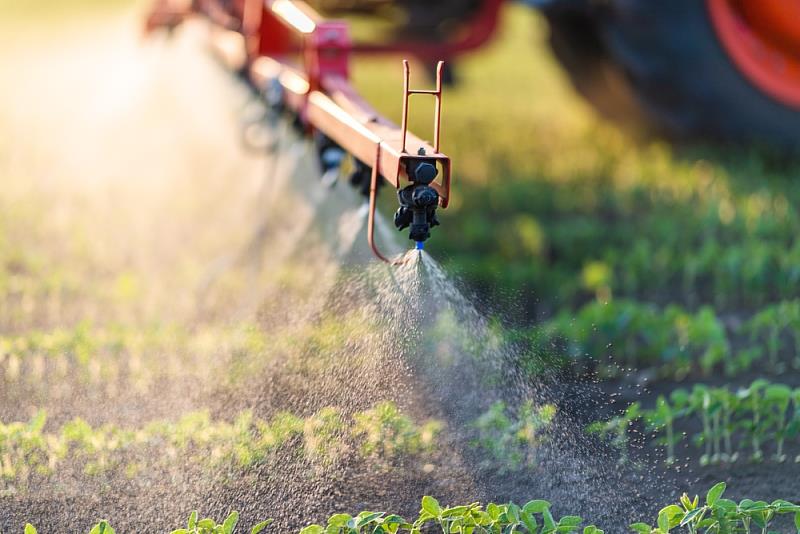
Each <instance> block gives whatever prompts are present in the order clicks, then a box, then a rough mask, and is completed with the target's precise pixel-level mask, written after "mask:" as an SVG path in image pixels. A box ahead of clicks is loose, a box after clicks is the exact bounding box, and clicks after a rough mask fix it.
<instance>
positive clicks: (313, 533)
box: [300, 525, 325, 534]
mask: <svg viewBox="0 0 800 534" xmlns="http://www.w3.org/2000/svg"><path fill="white" fill-rule="evenodd" d="M300 534H325V527H323V526H320V525H308V526H307V527H305V528H304V529H303V530H301V531H300Z"/></svg>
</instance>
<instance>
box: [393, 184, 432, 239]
mask: <svg viewBox="0 0 800 534" xmlns="http://www.w3.org/2000/svg"><path fill="white" fill-rule="evenodd" d="M397 198H398V200H399V201H400V207H399V208H398V209H397V212H396V213H395V214H394V225H395V226H396V227H397V228H398V230H404V229H406V228H408V227H411V231H410V233H409V238H410V239H412V240H413V241H417V242H422V241H426V240H427V239H428V238H429V237H430V236H431V227H433V226H437V225H438V224H439V220H438V219H437V218H436V208H437V207H438V206H439V193H437V192H436V190H435V189H434V188H432V187H431V186H429V185H427V184H418V183H416V184H411V185H409V186H406V187H404V188H403V189H401V190H400V191H398V192H397Z"/></svg>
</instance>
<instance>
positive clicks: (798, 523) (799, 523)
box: [794, 512, 800, 534]
mask: <svg viewBox="0 0 800 534" xmlns="http://www.w3.org/2000/svg"><path fill="white" fill-rule="evenodd" d="M794 526H795V528H796V529H797V532H798V533H799V534H800V512H797V513H796V514H794Z"/></svg>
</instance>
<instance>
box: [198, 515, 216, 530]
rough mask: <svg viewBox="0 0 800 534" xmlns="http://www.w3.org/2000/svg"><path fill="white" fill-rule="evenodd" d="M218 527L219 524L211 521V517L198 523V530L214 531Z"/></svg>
mask: <svg viewBox="0 0 800 534" xmlns="http://www.w3.org/2000/svg"><path fill="white" fill-rule="evenodd" d="M216 526H217V522H216V521H214V520H213V519H211V518H210V517H206V518H205V519H201V520H200V521H198V522H197V528H207V529H209V530H211V529H213V528H214V527H216Z"/></svg>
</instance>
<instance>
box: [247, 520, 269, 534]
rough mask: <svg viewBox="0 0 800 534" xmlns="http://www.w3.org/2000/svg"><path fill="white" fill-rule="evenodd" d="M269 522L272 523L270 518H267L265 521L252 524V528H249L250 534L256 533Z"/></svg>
mask: <svg viewBox="0 0 800 534" xmlns="http://www.w3.org/2000/svg"><path fill="white" fill-rule="evenodd" d="M271 524H272V519H267V520H265V521H262V522H261V523H257V524H256V525H255V526H253V528H252V529H250V534H258V533H259V532H261V531H262V530H264V529H265V528H267V527H268V526H270V525H271Z"/></svg>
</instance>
